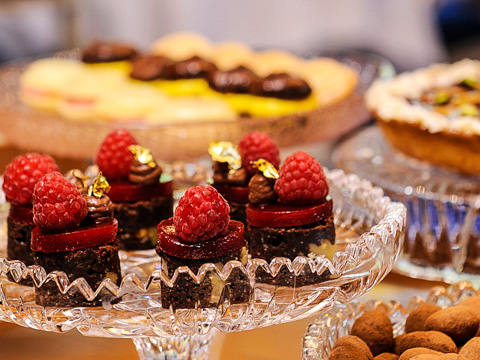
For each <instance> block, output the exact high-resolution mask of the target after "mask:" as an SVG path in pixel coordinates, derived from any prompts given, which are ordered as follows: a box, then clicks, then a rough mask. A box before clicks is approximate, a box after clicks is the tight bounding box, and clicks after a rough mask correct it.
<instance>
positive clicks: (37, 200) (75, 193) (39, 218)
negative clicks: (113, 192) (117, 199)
mask: <svg viewBox="0 0 480 360" xmlns="http://www.w3.org/2000/svg"><path fill="white" fill-rule="evenodd" d="M108 190H109V185H108V182H107V181H106V179H105V177H103V176H102V173H101V172H100V173H99V174H98V175H97V177H96V178H95V179H94V180H93V183H92V184H91V185H90V186H89V187H88V189H87V191H86V193H85V194H84V195H82V194H81V193H80V191H79V190H77V186H76V185H75V184H73V183H72V182H70V181H68V180H67V179H66V178H64V177H63V176H62V175H61V174H60V173H59V172H53V173H50V174H47V175H45V176H44V177H42V178H41V179H40V180H39V181H38V182H37V184H36V185H35V189H34V191H33V219H34V222H35V224H36V225H37V226H36V227H35V228H34V229H33V230H32V238H31V244H30V247H31V249H32V252H33V260H34V264H35V265H39V266H41V267H42V268H43V269H44V270H45V271H46V272H47V274H48V273H50V272H52V271H63V272H64V273H65V275H66V276H67V278H68V280H69V281H70V282H74V281H75V280H76V279H78V278H83V279H84V280H85V281H86V282H87V283H88V284H89V285H90V287H91V288H92V289H97V288H98V287H99V286H100V285H101V284H102V282H103V281H104V280H105V279H106V278H108V279H109V280H110V281H113V282H114V283H115V284H116V285H117V286H118V285H120V282H121V278H122V276H121V271H120V259H119V256H118V243H117V241H116V239H117V229H118V223H117V220H116V219H114V218H113V211H112V210H113V207H112V203H111V201H110V199H109V197H108V196H107V195H106V193H107V192H108ZM72 290H73V291H68V292H67V293H62V292H61V291H60V290H59V288H58V286H57V284H56V283H55V282H48V283H46V284H43V285H42V286H41V287H38V288H36V289H35V302H36V304H38V305H41V306H55V307H71V306H101V305H102V301H104V300H105V299H104V298H103V296H104V295H103V294H102V292H100V293H99V294H98V295H97V296H96V297H95V298H94V299H90V300H88V299H86V298H85V296H84V295H83V294H82V293H81V292H80V291H77V290H76V288H75V287H73V288H72Z"/></svg>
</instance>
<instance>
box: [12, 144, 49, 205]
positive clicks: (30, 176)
mask: <svg viewBox="0 0 480 360" xmlns="http://www.w3.org/2000/svg"><path fill="white" fill-rule="evenodd" d="M52 171H59V168H58V166H57V164H56V163H55V160H53V159H52V158H51V157H50V156H48V155H42V154H35V153H29V154H25V155H20V156H17V157H16V158H14V159H13V160H12V162H11V163H10V164H8V165H7V168H6V169H5V173H4V174H3V191H4V192H5V196H6V198H7V201H8V202H9V203H11V204H13V205H25V204H31V203H32V193H33V188H34V186H35V183H36V182H37V181H38V180H40V178H41V177H42V176H43V175H45V174H47V173H49V172H52Z"/></svg>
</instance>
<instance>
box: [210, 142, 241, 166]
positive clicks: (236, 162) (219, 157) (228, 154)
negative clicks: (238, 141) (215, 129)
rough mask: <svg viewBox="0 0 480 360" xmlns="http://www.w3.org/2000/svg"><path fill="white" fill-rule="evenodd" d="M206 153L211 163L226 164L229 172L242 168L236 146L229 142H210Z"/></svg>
mask: <svg viewBox="0 0 480 360" xmlns="http://www.w3.org/2000/svg"><path fill="white" fill-rule="evenodd" d="M208 153H209V154H210V156H211V157H212V160H213V161H218V162H221V163H227V164H228V169H229V171H230V172H233V171H235V170H239V169H240V168H241V167H242V157H241V156H240V153H239V152H238V149H237V146H236V145H235V144H234V143H232V142H230V141H212V142H211V143H210V146H209V147H208Z"/></svg>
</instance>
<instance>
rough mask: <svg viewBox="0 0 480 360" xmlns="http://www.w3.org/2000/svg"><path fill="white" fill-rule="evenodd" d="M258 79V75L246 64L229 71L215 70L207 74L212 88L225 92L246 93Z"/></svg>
mask: <svg viewBox="0 0 480 360" xmlns="http://www.w3.org/2000/svg"><path fill="white" fill-rule="evenodd" d="M256 80H258V76H257V75H255V73H254V72H253V71H252V70H250V69H248V68H246V67H244V66H239V67H237V68H235V69H232V70H228V71H222V70H215V71H211V72H210V73H209V74H208V75H207V81H208V85H209V86H210V88H212V89H213V90H215V91H218V92H221V93H224V94H225V93H235V94H245V93H247V92H248V91H249V89H250V87H251V86H252V84H253V82H254V81H256Z"/></svg>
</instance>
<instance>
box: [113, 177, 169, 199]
mask: <svg viewBox="0 0 480 360" xmlns="http://www.w3.org/2000/svg"><path fill="white" fill-rule="evenodd" d="M110 185H111V187H110V191H109V193H108V197H109V198H110V200H112V201H113V202H135V201H149V200H151V199H152V198H156V197H163V196H172V194H173V181H167V182H161V183H158V184H153V185H136V184H131V183H128V182H117V183H111V184H110Z"/></svg>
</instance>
